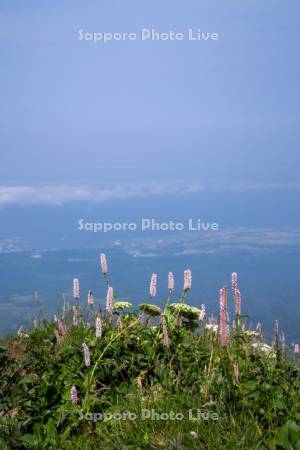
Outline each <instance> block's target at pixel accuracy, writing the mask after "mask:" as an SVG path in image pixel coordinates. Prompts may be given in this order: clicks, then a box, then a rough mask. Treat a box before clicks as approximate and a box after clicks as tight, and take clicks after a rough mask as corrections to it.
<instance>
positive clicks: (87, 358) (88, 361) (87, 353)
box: [82, 343, 91, 367]
mask: <svg viewBox="0 0 300 450" xmlns="http://www.w3.org/2000/svg"><path fill="white" fill-rule="evenodd" d="M82 348H83V353H84V364H85V365H86V367H89V366H90V365H91V355H90V350H89V348H88V346H87V345H86V344H85V343H83V344H82Z"/></svg>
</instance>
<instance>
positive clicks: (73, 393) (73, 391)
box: [70, 385, 78, 405]
mask: <svg viewBox="0 0 300 450" xmlns="http://www.w3.org/2000/svg"><path fill="white" fill-rule="evenodd" d="M70 396H71V401H72V403H73V405H77V403H78V394H77V389H76V386H74V385H73V386H72V387H71V390H70Z"/></svg>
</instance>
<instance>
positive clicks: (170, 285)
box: [168, 272, 174, 293]
mask: <svg viewBox="0 0 300 450" xmlns="http://www.w3.org/2000/svg"><path fill="white" fill-rule="evenodd" d="M168 290H169V292H170V293H171V292H173V291H174V275H173V274H172V272H169V273H168Z"/></svg>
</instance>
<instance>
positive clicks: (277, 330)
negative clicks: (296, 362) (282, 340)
mask: <svg viewBox="0 0 300 450" xmlns="http://www.w3.org/2000/svg"><path fill="white" fill-rule="evenodd" d="M274 334H275V336H276V337H278V335H279V324H278V320H275V323H274Z"/></svg>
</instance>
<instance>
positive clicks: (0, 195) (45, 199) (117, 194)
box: [0, 182, 202, 206]
mask: <svg viewBox="0 0 300 450" xmlns="http://www.w3.org/2000/svg"><path fill="white" fill-rule="evenodd" d="M201 189H202V187H201V185H200V184H199V183H185V182H177V183H164V182H153V183H145V184H132V185H116V186H111V187H92V186H87V185H82V186H75V185H45V186H0V205H2V206H5V205H12V204H18V205H39V204H42V205H63V204H65V203H69V202H90V203H99V202H105V201H109V200H115V199H119V200H120V199H126V198H132V197H147V196H151V195H171V194H188V193H192V192H199V191H200V190H201Z"/></svg>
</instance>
